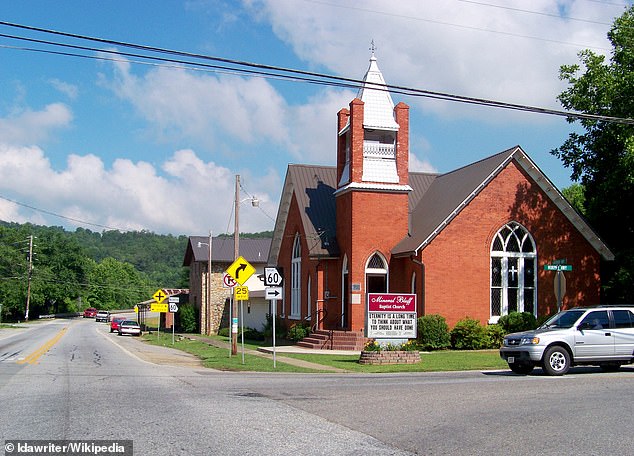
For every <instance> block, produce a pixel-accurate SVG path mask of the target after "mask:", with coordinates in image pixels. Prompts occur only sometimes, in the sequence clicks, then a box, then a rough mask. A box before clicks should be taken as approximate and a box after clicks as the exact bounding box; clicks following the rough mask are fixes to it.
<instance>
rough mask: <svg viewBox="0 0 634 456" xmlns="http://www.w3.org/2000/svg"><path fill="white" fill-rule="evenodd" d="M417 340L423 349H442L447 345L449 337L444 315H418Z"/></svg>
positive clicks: (449, 341)
mask: <svg viewBox="0 0 634 456" xmlns="http://www.w3.org/2000/svg"><path fill="white" fill-rule="evenodd" d="M417 342H418V345H419V346H420V347H421V348H422V349H424V350H442V349H444V348H447V347H449V346H450V345H451V337H450V335H449V326H447V320H445V317H443V316H441V315H437V314H433V315H424V316H422V317H420V318H419V319H418V337H417Z"/></svg>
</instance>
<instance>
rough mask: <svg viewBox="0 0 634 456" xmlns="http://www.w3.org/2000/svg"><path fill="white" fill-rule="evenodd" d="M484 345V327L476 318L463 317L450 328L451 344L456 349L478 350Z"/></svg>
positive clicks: (485, 337)
mask: <svg viewBox="0 0 634 456" xmlns="http://www.w3.org/2000/svg"><path fill="white" fill-rule="evenodd" d="M486 345H487V334H486V329H485V327H484V326H482V325H481V324H480V322H479V321H478V320H475V319H473V318H471V317H465V318H463V319H462V320H460V321H459V322H458V323H456V326H454V328H453V329H452V330H451V346H452V347H453V348H455V349H457V350H478V349H481V348H484V347H486Z"/></svg>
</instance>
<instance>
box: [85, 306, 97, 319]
mask: <svg viewBox="0 0 634 456" xmlns="http://www.w3.org/2000/svg"><path fill="white" fill-rule="evenodd" d="M96 316H97V309H95V308H94V307H88V308H87V309H86V310H84V318H95V317H96Z"/></svg>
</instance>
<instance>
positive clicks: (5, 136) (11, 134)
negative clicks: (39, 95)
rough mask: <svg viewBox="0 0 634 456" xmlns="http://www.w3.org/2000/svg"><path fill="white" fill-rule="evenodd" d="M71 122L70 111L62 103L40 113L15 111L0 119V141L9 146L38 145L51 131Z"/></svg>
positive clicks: (23, 110) (29, 110) (54, 104)
mask: <svg viewBox="0 0 634 456" xmlns="http://www.w3.org/2000/svg"><path fill="white" fill-rule="evenodd" d="M72 120H73V114H72V112H71V110H70V109H69V108H68V106H66V105H65V104H63V103H51V104H49V105H47V106H46V107H45V108H44V109H43V110H41V111H33V110H31V109H19V110H17V109H16V110H15V112H13V113H12V114H10V115H9V116H8V117H5V118H0V140H1V141H3V142H5V143H10V144H38V143H39V142H41V141H45V140H47V139H48V137H49V136H50V135H51V132H52V131H53V130H57V129H60V128H64V127H68V126H69V125H70V123H71V121H72Z"/></svg>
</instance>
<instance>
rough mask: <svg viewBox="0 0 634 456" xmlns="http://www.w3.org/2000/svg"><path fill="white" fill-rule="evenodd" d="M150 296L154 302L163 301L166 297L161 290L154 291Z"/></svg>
mask: <svg viewBox="0 0 634 456" xmlns="http://www.w3.org/2000/svg"><path fill="white" fill-rule="evenodd" d="M152 298H153V299H154V300H155V301H156V302H158V303H161V302H163V301H165V299H166V298H167V294H165V292H164V291H163V290H156V292H155V293H154V294H153V295H152Z"/></svg>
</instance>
